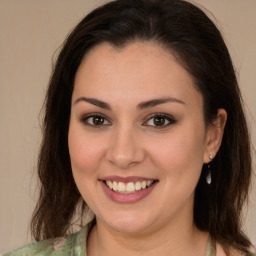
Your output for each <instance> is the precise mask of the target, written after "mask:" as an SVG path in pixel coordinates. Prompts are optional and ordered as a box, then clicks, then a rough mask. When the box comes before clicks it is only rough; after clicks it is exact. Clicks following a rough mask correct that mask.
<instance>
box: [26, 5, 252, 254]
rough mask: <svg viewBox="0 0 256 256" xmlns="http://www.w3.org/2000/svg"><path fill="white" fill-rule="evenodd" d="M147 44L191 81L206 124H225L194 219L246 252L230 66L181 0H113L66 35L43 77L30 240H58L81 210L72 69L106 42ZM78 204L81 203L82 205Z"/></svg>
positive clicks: (241, 122) (245, 147)
mask: <svg viewBox="0 0 256 256" xmlns="http://www.w3.org/2000/svg"><path fill="white" fill-rule="evenodd" d="M135 41H142V42H143V41H154V42H155V43H157V44H159V45H161V46H163V47H164V48H165V49H166V50H167V51H169V52H171V53H172V54H173V55H174V56H175V57H176V59H177V61H179V62H180V63H181V64H182V66H183V67H184V68H185V69H186V70H187V71H188V72H189V73H190V74H191V75H192V77H193V78H194V81H195V84H196V87H197V89H198V90H199V91H200V92H201V94H202V96H203V102H204V119H205V123H206V124H210V123H211V122H213V120H214V119H215V118H216V115H217V111H218V109H219V108H224V109H225V110H226V111H227V114H228V119H227V123H226V127H225V131H224V136H223V140H222V144H221V147H220V149H219V152H218V153H217V155H216V157H215V159H214V160H213V161H212V166H211V167H212V170H213V172H212V184H211V185H210V186H209V185H207V184H206V182H205V175H206V172H205V171H204V169H205V168H206V167H205V166H203V168H202V173H201V177H200V180H199V182H198V185H197V187H196V192H195V203H194V222H195V225H196V226H197V227H198V229H200V230H203V231H208V232H209V233H210V234H211V236H212V238H213V239H215V240H216V241H217V242H219V243H220V244H221V245H223V246H224V248H226V249H227V251H228V248H231V247H232V248H235V249H238V250H241V251H244V252H248V250H249V247H250V246H251V243H250V241H249V239H248V238H247V237H246V235H245V234H244V233H243V231H242V227H241V222H242V219H241V211H242V208H243V204H244V202H246V199H247V197H248V190H249V185H250V180H251V172H252V167H251V152H250V150H251V146H250V138H249V134H248V129H247V123H246V119H245V115H244V110H243V102H242V98H241V94H240V90H239V88H238V84H237V79H236V75H235V71H234V67H233V64H232V61H231V58H230V55H229V52H228V50H227V47H226V45H225V43H224V40H223V38H222V36H221V34H220V32H219V30H218V29H217V28H216V26H215V25H214V23H213V22H212V21H211V20H210V19H209V18H208V17H207V15H206V14H205V13H204V12H203V11H202V10H201V9H199V8H198V7H196V6H194V5H192V4H191V3H189V2H186V1H182V0H117V1H112V2H109V3H107V4H105V5H103V6H101V7H99V8H97V9H95V10H94V11H92V12H91V13H90V14H88V15H87V16H86V17H85V18H84V19H83V20H82V21H81V22H80V23H79V24H78V25H77V26H76V27H75V28H74V30H73V31H72V32H71V33H70V35H69V36H68V37H67V39H66V41H65V42H64V44H63V47H62V49H61V51H60V53H59V56H58V58H57V61H56V63H55V66H54V69H53V72H52V76H51V79H50V83H49V87H48V91H47V95H46V99H45V114H44V119H43V140H42V146H41V152H40V155H39V161H38V176H39V181H40V195H39V200H38V203H37V206H36V209H35V211H34V214H33V218H32V222H31V228H32V234H33V236H34V238H35V239H36V240H42V239H48V238H54V237H59V236H65V235H67V234H68V231H69V230H70V227H71V226H72V220H73V217H74V214H75V213H76V212H77V208H78V207H81V205H82V207H81V208H80V210H81V211H80V213H81V216H80V217H81V218H82V215H83V214H86V213H85V205H86V203H85V202H83V200H82V198H81V195H80V193H79V191H78V189H77V187H76V184H75V182H74V179H73V176H72V170H71V164H70V156H69V150H68V129H69V119H70V109H71V96H72V92H73V87H74V78H75V75H76V72H77V69H78V67H79V65H80V63H81V61H82V60H83V58H84V57H86V53H87V52H88V51H89V50H90V49H92V48H93V47H95V46H96V45H98V44H100V43H103V42H108V43H110V44H111V45H113V46H116V47H124V46H125V45H127V44H129V43H131V42H135ZM81 202H82V204H81Z"/></svg>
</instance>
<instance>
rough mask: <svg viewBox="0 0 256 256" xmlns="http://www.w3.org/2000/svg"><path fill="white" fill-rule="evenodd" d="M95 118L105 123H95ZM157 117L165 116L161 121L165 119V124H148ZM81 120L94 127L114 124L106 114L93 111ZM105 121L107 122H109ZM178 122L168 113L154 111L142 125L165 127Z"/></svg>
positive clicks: (157, 127)
mask: <svg viewBox="0 0 256 256" xmlns="http://www.w3.org/2000/svg"><path fill="white" fill-rule="evenodd" d="M93 118H100V119H101V121H103V124H99V125H97V124H95V123H94V121H93ZM155 118H163V120H161V121H164V124H163V125H159V126H158V125H156V124H155V123H154V125H152V124H150V125H148V124H147V123H148V122H149V121H150V120H152V121H153V122H154V119H155ZM90 119H91V120H90ZM89 120H90V121H91V122H89ZM81 121H82V122H83V123H84V124H85V125H87V126H91V127H94V128H102V127H105V126H109V125H111V124H112V123H111V121H109V120H108V119H107V118H106V117H105V116H104V115H102V114H99V113H91V114H88V115H85V116H83V117H82V119H81ZM105 122H107V124H106V123H105ZM176 122H177V121H176V120H175V119H174V118H173V117H172V116H170V115H168V114H164V113H154V114H151V115H150V116H149V117H147V118H146V121H145V122H143V123H142V125H143V126H150V127H154V128H156V129H163V128H165V127H168V126H169V125H172V124H175V123H176ZM93 123H94V124H93Z"/></svg>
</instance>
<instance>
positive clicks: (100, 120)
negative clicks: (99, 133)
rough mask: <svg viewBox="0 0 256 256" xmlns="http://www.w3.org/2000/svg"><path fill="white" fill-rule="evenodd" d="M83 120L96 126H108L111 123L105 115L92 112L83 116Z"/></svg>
mask: <svg viewBox="0 0 256 256" xmlns="http://www.w3.org/2000/svg"><path fill="white" fill-rule="evenodd" d="M82 122H83V123H84V124H86V125H89V126H94V127H101V126H106V125H110V124H111V122H110V121H108V120H107V119H106V118H105V117H103V116H101V115H97V114H91V115H88V116H85V117H83V118H82Z"/></svg>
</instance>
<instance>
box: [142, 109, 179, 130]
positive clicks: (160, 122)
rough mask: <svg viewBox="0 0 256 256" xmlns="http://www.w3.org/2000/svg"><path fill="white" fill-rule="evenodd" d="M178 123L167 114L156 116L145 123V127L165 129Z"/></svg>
mask: <svg viewBox="0 0 256 256" xmlns="http://www.w3.org/2000/svg"><path fill="white" fill-rule="evenodd" d="M174 123H176V120H175V119H174V118H173V117H172V116H170V115H167V114H163V113H160V114H154V115H153V116H152V115H151V117H150V118H149V119H148V120H147V121H146V122H145V123H143V126H152V127H154V128H164V127H167V126H169V125H171V124H174Z"/></svg>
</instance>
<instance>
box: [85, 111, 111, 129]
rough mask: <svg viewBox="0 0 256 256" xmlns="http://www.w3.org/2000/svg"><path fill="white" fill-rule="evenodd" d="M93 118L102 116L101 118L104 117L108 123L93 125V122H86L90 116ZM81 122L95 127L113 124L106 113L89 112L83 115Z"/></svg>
mask: <svg viewBox="0 0 256 256" xmlns="http://www.w3.org/2000/svg"><path fill="white" fill-rule="evenodd" d="M91 117H92V118H93V117H101V118H104V119H105V120H106V121H107V122H108V124H102V125H92V124H89V123H88V122H86V120H88V119H89V118H91ZM81 122H82V123H83V124H85V125H87V126H90V127H94V128H101V127H103V126H109V125H111V124H112V122H111V121H110V120H109V118H107V117H106V116H105V115H103V114H101V113H97V112H95V113H89V114H86V115H83V116H82V117H81Z"/></svg>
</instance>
